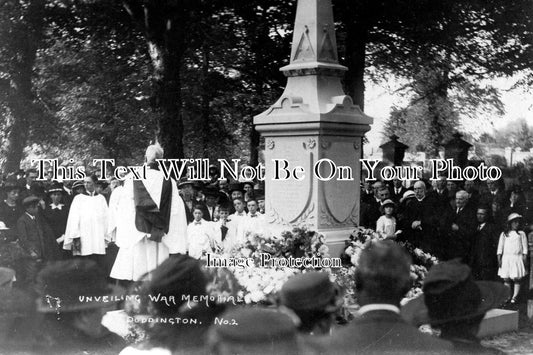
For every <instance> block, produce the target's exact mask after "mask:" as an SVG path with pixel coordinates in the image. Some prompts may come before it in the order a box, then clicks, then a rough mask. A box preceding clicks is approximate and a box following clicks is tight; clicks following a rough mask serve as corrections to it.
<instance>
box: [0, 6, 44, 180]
mask: <svg viewBox="0 0 533 355" xmlns="http://www.w3.org/2000/svg"><path fill="white" fill-rule="evenodd" d="M44 12H45V1H44V0H34V1H31V2H30V3H29V5H28V7H27V8H26V11H25V13H24V18H23V19H21V20H20V23H19V24H18V28H16V31H15V35H16V34H18V35H19V36H14V37H13V41H17V42H18V43H17V45H16V46H14V47H15V48H18V50H17V53H16V55H15V56H14V57H15V58H16V59H15V60H14V61H13V63H12V65H13V69H12V73H10V74H11V78H10V88H9V90H8V91H9V93H8V95H7V105H8V107H9V110H10V115H11V122H10V123H8V124H7V125H6V131H7V134H6V138H7V139H6V143H5V150H6V162H5V164H4V167H3V170H4V172H7V173H9V172H14V171H17V170H18V169H19V168H20V161H21V160H22V158H23V153H24V148H25V147H26V144H27V141H28V133H29V130H30V127H31V123H32V121H33V120H34V119H37V115H38V110H37V107H35V104H34V98H35V97H34V93H33V87H32V74H33V67H34V65H35V59H36V56H37V49H38V48H39V45H40V43H41V40H42V36H43V26H44V18H45V13H44Z"/></svg>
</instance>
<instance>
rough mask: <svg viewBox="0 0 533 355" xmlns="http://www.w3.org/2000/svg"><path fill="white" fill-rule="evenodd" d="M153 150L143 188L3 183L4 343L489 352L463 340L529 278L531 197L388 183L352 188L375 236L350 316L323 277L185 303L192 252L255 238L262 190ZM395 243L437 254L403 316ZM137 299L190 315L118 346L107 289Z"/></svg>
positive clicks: (112, 183)
mask: <svg viewBox="0 0 533 355" xmlns="http://www.w3.org/2000/svg"><path fill="white" fill-rule="evenodd" d="M162 157H163V151H162V149H161V148H160V147H159V146H150V147H148V149H147V151H146V164H147V166H148V169H147V174H146V176H145V177H143V179H134V178H133V177H132V176H128V177H126V179H125V180H124V181H118V180H106V179H104V177H101V178H98V177H96V176H95V175H89V176H87V177H86V178H85V179H84V180H83V181H71V182H59V181H37V180H36V177H37V171H35V170H32V169H30V170H28V171H25V172H19V174H16V175H15V174H12V175H10V176H7V177H6V178H5V179H4V181H3V186H2V189H3V193H4V198H5V199H4V200H3V201H1V202H0V236H1V240H0V243H1V244H0V282H1V283H0V292H2V298H1V300H0V310H1V311H2V314H1V317H2V318H3V322H2V325H3V326H2V328H3V330H5V332H4V336H3V337H2V339H1V340H2V341H3V342H5V343H6V344H8V345H6V346H13V347H20V346H21V345H24V346H26V347H27V348H28V349H30V350H32V351H35V352H37V353H41V352H42V353H50V354H52V353H53V354H61V353H69V354H71V353H76V351H79V350H80V349H81V351H84V352H85V353H87V352H88V353H91V351H92V353H99V351H101V350H103V349H105V350H106V351H112V352H111V353H118V352H120V351H122V354H124V355H128V354H142V353H147V354H171V353H216V354H248V353H250V354H252V353H253V354H256V353H258V354H261V353H265V354H266V353H268V354H271V353H280V354H285V353H291V354H297V353H302V354H308V353H317V354H326V353H354V352H355V353H376V354H378V353H379V354H381V353H387V352H388V353H405V354H412V353H436V354H440V353H454V352H460V351H463V352H466V353H495V352H496V351H495V350H493V349H487V348H483V347H481V345H480V344H479V340H478V339H476V333H477V329H478V328H479V324H480V322H481V319H482V318H483V315H484V313H485V312H486V311H487V310H488V309H490V308H493V307H496V306H499V305H501V304H502V303H504V302H507V301H508V302H511V303H513V302H516V301H517V298H518V297H519V295H520V285H521V279H522V278H523V277H524V275H525V274H526V273H527V272H528V264H527V255H528V243H527V238H526V234H525V231H526V232H528V231H529V230H528V229H527V228H528V226H529V223H530V222H533V209H532V208H529V207H530V206H529V204H530V203H531V202H532V199H531V198H530V197H531V195H530V193H529V190H527V191H522V190H520V189H518V188H516V187H513V188H512V189H511V190H510V191H506V190H505V187H504V186H503V185H502V184H501V182H499V181H498V182H493V181H489V182H487V183H486V184H482V183H475V182H472V181H466V182H464V183H458V182H453V181H447V180H446V178H445V177H440V178H439V180H437V181H436V182H435V184H434V186H432V185H431V184H428V183H427V182H424V181H417V182H415V183H414V184H413V185H412V186H411V187H409V188H406V187H405V186H404V184H403V183H402V182H401V181H398V180H394V181H392V182H391V185H390V186H387V184H385V183H384V182H381V181H377V182H373V183H371V182H368V181H365V182H364V187H363V188H362V190H361V225H363V226H366V227H369V228H373V229H376V231H377V232H378V233H380V234H381V235H382V236H383V237H384V238H385V240H384V241H380V242H377V243H373V244H371V245H368V246H367V248H366V249H365V251H364V252H363V254H362V255H361V257H360V261H359V264H358V267H357V274H356V280H355V281H356V285H357V286H356V287H357V300H358V303H359V305H360V306H361V309H360V310H359V315H358V317H357V319H356V320H355V321H353V322H351V323H350V324H348V325H345V326H340V325H338V324H336V322H335V315H336V314H337V313H338V311H339V308H340V307H341V306H342V302H343V300H342V295H341V294H340V291H339V289H338V288H337V287H336V286H335V285H334V283H332V282H331V281H330V279H329V277H328V274H327V273H325V272H318V271H317V272H307V273H304V274H301V275H297V276H294V277H293V278H291V279H289V280H288V281H287V282H286V283H285V284H284V285H283V287H282V289H281V291H280V293H279V297H278V304H277V305H275V306H270V307H259V306H258V307H244V306H236V307H232V306H230V305H229V304H227V305H226V304H222V305H221V304H211V303H206V304H204V303H202V302H200V303H198V304H195V305H193V307H191V306H190V304H189V303H185V301H184V299H186V298H187V297H189V299H190V297H193V296H205V295H208V290H207V276H206V274H205V271H204V270H203V269H202V267H201V263H200V261H199V260H198V259H200V258H201V257H202V256H203V255H205V254H206V253H210V252H221V251H227V252H230V251H231V250H232V248H233V247H235V246H238V245H239V244H240V243H242V242H243V241H244V240H245V239H246V235H247V234H248V233H249V232H251V231H253V232H260V233H261V232H265V233H267V232H268V231H267V228H266V221H265V215H264V213H265V205H264V192H263V190H262V189H261V187H260V186H259V185H257V184H254V183H253V182H245V183H239V182H228V181H225V180H219V179H218V177H219V176H218V170H217V168H216V167H214V166H213V167H210V176H211V180H210V181H205V182H200V181H192V180H187V179H181V180H179V181H175V180H172V179H165V178H164V175H163V173H162V172H161V171H159V170H158V169H157V164H155V162H156V160H157V159H161V158H162ZM388 239H391V240H388ZM392 240H397V241H402V240H405V241H409V242H411V243H412V244H413V245H415V246H417V247H420V248H422V249H423V250H424V251H427V252H431V253H433V254H435V255H436V256H437V257H438V258H439V259H440V260H442V261H443V262H441V263H439V264H438V266H436V267H434V268H432V269H431V270H430V272H429V274H428V277H427V278H426V280H425V282H424V295H425V296H424V297H421V298H418V299H415V300H414V301H412V302H410V303H408V304H407V305H406V306H405V307H401V306H400V301H401V300H402V298H403V297H404V296H405V294H406V293H407V291H408V290H409V288H410V286H411V285H410V282H411V281H410V271H409V268H410V263H411V261H410V258H409V256H408V255H407V254H406V252H405V251H404V250H403V249H402V247H400V246H399V244H398V243H395V242H393V241H392ZM501 280H503V281H504V283H502V282H501ZM513 284H514V285H513ZM511 286H513V292H512V294H511V293H510V292H509V289H510V288H511ZM135 292H138V293H140V294H141V295H145V296H146V295H157V294H159V295H166V296H173V299H174V300H176V301H177V302H173V303H170V304H168V303H161V302H157V301H154V300H153V299H152V298H151V297H145V298H144V300H145V302H146V303H147V304H145V306H146V307H145V310H146V312H147V313H148V315H147V316H149V317H151V318H153V319H167V318H173V319H195V320H197V322H192V323H191V322H188V323H180V324H176V323H175V322H174V323H172V324H169V323H167V322H155V323H154V324H153V325H152V326H150V327H148V328H147V329H146V331H147V333H148V337H147V340H145V341H144V342H142V343H140V344H136V345H129V346H128V345H127V343H126V342H125V341H124V339H122V338H121V337H118V336H116V335H115V334H112V333H110V332H109V331H107V329H106V328H105V327H103V326H102V325H101V321H102V317H103V315H104V314H105V312H107V311H109V310H112V309H117V307H118V308H125V309H126V310H128V309H129V310H131V307H132V306H131V305H128V302H127V301H126V302H125V301H124V298H123V297H122V298H120V297H114V296H117V295H125V294H129V293H135ZM489 294H490V296H489ZM182 296H186V297H182ZM104 297H106V298H105V299H106V300H108V301H105V302H103V301H102V300H103V299H104ZM35 299H37V303H36V302H35ZM85 299H90V301H85ZM95 299H97V300H98V301H95ZM465 304H468V306H465ZM133 308H135V307H133ZM138 316H139V315H138V314H133V315H132V317H131V318H132V319H135V317H138ZM145 316H146V315H145ZM178 323H179V322H178ZM422 323H426V324H427V323H430V324H432V325H433V326H435V327H437V328H440V329H441V337H440V338H436V337H432V336H429V335H425V334H422V333H420V332H419V331H418V330H417V328H416V326H417V325H419V324H422Z"/></svg>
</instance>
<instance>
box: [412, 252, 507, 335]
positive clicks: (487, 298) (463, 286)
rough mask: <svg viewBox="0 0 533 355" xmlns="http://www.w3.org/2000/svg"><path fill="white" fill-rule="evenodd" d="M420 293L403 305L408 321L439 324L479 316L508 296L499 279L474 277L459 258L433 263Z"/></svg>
mask: <svg viewBox="0 0 533 355" xmlns="http://www.w3.org/2000/svg"><path fill="white" fill-rule="evenodd" d="M422 290H423V292H424V293H423V294H422V295H420V296H419V297H417V298H415V299H413V300H411V301H409V302H408V303H407V304H405V305H404V306H403V307H402V316H403V317H404V319H406V320H407V321H408V322H409V323H411V324H417V325H420V324H431V325H433V326H438V325H442V324H446V323H450V322H455V321H462V320H468V319H472V318H475V317H478V316H482V315H483V314H485V313H486V312H487V311H488V310H490V309H492V308H496V307H499V306H500V305H502V304H503V303H504V302H505V300H507V298H508V297H509V288H508V287H507V286H505V285H503V284H501V283H499V282H493V281H475V280H474V278H473V277H472V273H471V270H470V268H469V267H468V266H467V265H465V264H462V263H460V262H459V261H458V260H451V261H447V262H442V263H439V264H436V265H434V266H433V267H432V268H431V270H430V271H429V273H428V274H427V277H426V279H425V280H424V285H423V287H422Z"/></svg>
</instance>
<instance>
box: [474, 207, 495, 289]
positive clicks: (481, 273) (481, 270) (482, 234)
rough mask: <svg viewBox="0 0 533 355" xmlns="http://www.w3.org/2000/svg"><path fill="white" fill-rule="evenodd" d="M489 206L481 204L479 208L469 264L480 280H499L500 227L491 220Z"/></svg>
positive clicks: (475, 276)
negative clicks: (497, 254)
mask: <svg viewBox="0 0 533 355" xmlns="http://www.w3.org/2000/svg"><path fill="white" fill-rule="evenodd" d="M489 213H490V208H489V206H479V207H478V209H477V213H476V217H477V222H478V225H477V230H476V232H475V233H474V238H473V242H472V249H471V252H470V258H469V260H468V261H469V263H468V264H469V265H470V267H471V268H472V276H474V279H476V280H480V281H497V280H498V277H497V276H498V258H497V257H496V250H497V248H498V239H499V236H500V232H501V231H500V229H499V228H498V227H496V225H494V223H490V222H489Z"/></svg>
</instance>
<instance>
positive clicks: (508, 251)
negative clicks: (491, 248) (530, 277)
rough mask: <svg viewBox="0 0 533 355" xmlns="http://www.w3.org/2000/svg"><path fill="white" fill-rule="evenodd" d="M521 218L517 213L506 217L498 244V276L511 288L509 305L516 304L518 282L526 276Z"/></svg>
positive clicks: (518, 288)
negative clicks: (511, 293)
mask: <svg viewBox="0 0 533 355" xmlns="http://www.w3.org/2000/svg"><path fill="white" fill-rule="evenodd" d="M521 220H522V216H521V215H519V214H518V213H511V214H510V215H509V216H508V217H507V227H506V228H505V231H504V232H503V233H502V234H501V235H500V241H499V242H498V251H497V254H498V264H499V267H500V268H499V269H498V276H500V277H501V278H502V279H503V280H504V282H505V284H506V285H507V286H509V287H511V283H513V284H514V287H513V297H512V298H511V303H516V299H517V297H518V295H519V293H520V282H521V281H522V278H523V277H524V276H525V275H526V274H527V270H526V261H527V253H528V245H527V237H526V234H525V233H524V232H523V231H521V230H519V226H520V221H521Z"/></svg>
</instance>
